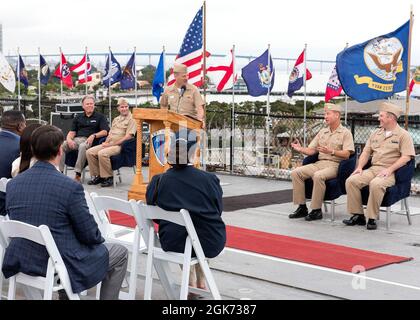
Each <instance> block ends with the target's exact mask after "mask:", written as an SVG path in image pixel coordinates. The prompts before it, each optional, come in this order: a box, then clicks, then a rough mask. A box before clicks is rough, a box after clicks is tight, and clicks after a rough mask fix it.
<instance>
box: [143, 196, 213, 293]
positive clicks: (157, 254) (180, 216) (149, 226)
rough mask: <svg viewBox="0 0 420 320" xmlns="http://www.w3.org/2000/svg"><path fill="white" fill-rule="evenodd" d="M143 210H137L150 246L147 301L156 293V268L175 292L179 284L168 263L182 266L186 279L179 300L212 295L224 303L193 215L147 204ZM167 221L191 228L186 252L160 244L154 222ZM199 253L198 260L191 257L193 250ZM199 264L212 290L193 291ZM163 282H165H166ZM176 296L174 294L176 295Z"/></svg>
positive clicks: (146, 285) (197, 254) (184, 278)
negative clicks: (165, 248) (191, 284)
mask: <svg viewBox="0 0 420 320" xmlns="http://www.w3.org/2000/svg"><path fill="white" fill-rule="evenodd" d="M138 204H139V210H137V211H135V217H136V221H137V224H138V225H141V231H142V235H143V237H144V239H145V241H146V244H147V264H146V283H145V289H144V299H145V300H150V299H151V294H152V285H153V275H152V271H153V270H152V269H153V268H152V266H153V265H154V266H155V269H156V271H157V273H158V276H159V279H160V280H161V282H162V285H163V287H164V288H165V290H166V291H173V289H174V287H175V284H174V282H173V281H172V280H171V278H172V277H171V275H169V274H168V272H170V271H169V267H168V263H169V262H172V263H177V264H180V265H182V279H181V288H180V291H179V299H180V300H186V299H187V296H188V291H189V290H190V291H191V292H198V293H201V294H202V293H206V294H211V296H212V297H213V298H214V299H215V300H220V299H221V297H220V293H219V290H218V289H217V286H216V282H215V281H214V278H213V275H212V273H211V271H210V268H209V265H208V263H207V260H206V257H205V256H204V252H203V249H202V247H201V244H200V240H199V239H198V236H197V233H196V231H195V228H194V225H193V223H192V220H191V217H190V214H189V212H188V211H187V210H184V209H182V210H180V211H179V212H171V211H166V210H163V209H161V208H159V207H157V206H148V205H146V204H144V203H143V202H139V203H138ZM154 219H159V220H166V221H169V222H172V223H176V224H178V225H181V226H184V227H185V228H186V229H187V233H188V236H187V239H186V241H185V249H184V252H183V253H177V252H170V251H163V250H162V248H161V245H160V241H159V237H158V234H157V232H156V231H155V228H154V224H153V220H154ZM193 248H194V252H195V254H196V257H195V258H192V257H191V253H192V249H193ZM197 263H199V264H200V267H201V269H202V270H203V273H204V276H205V278H206V281H207V285H208V287H209V290H210V292H209V291H207V290H202V289H197V288H189V286H188V282H189V276H190V268H191V266H193V265H196V264H197ZM162 280H163V281H162ZM172 294H173V293H172Z"/></svg>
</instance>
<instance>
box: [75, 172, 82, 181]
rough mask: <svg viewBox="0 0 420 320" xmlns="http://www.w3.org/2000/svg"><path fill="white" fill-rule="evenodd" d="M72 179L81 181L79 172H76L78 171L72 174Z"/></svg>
mask: <svg viewBox="0 0 420 320" xmlns="http://www.w3.org/2000/svg"><path fill="white" fill-rule="evenodd" d="M74 180H75V181H77V182H79V183H82V176H81V174H80V173H78V172H76V175H75V176H74Z"/></svg>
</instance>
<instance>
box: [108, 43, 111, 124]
mask: <svg viewBox="0 0 420 320" xmlns="http://www.w3.org/2000/svg"><path fill="white" fill-rule="evenodd" d="M108 61H109V65H108V75H110V74H111V71H112V69H111V68H112V61H111V46H110V47H109V58H108ZM108 100H109V124H110V125H111V123H112V122H111V117H112V113H111V107H112V105H111V103H112V101H111V77H108Z"/></svg>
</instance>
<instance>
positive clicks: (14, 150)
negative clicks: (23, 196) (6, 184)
mask: <svg viewBox="0 0 420 320" xmlns="http://www.w3.org/2000/svg"><path fill="white" fill-rule="evenodd" d="M19 142H20V137H19V136H18V135H17V134H14V133H12V132H10V131H7V130H1V131H0V178H3V177H5V178H11V177H12V176H11V173H12V162H13V161H14V160H15V159H16V158H18V157H19V154H20V146H19ZM5 198H6V195H5V194H4V193H3V192H0V215H3V216H4V215H5V214H6V212H5V207H4V205H5Z"/></svg>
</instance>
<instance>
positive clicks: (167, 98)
mask: <svg viewBox="0 0 420 320" xmlns="http://www.w3.org/2000/svg"><path fill="white" fill-rule="evenodd" d="M185 86H186V89H185V92H184V95H183V96H182V98H180V91H179V89H178V88H177V87H176V86H175V85H174V84H173V85H172V86H169V87H168V88H166V89H165V91H164V92H163V94H162V97H161V100H160V107H161V108H169V110H171V111H174V112H177V113H179V114H182V115H185V116H189V117H192V118H194V119H198V118H197V110H198V108H199V107H200V106H203V105H204V100H203V98H202V97H201V94H200V92H199V91H198V89H197V87H196V86H193V85H191V84H188V83H187V84H186V85H185ZM198 120H202V119H198Z"/></svg>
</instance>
